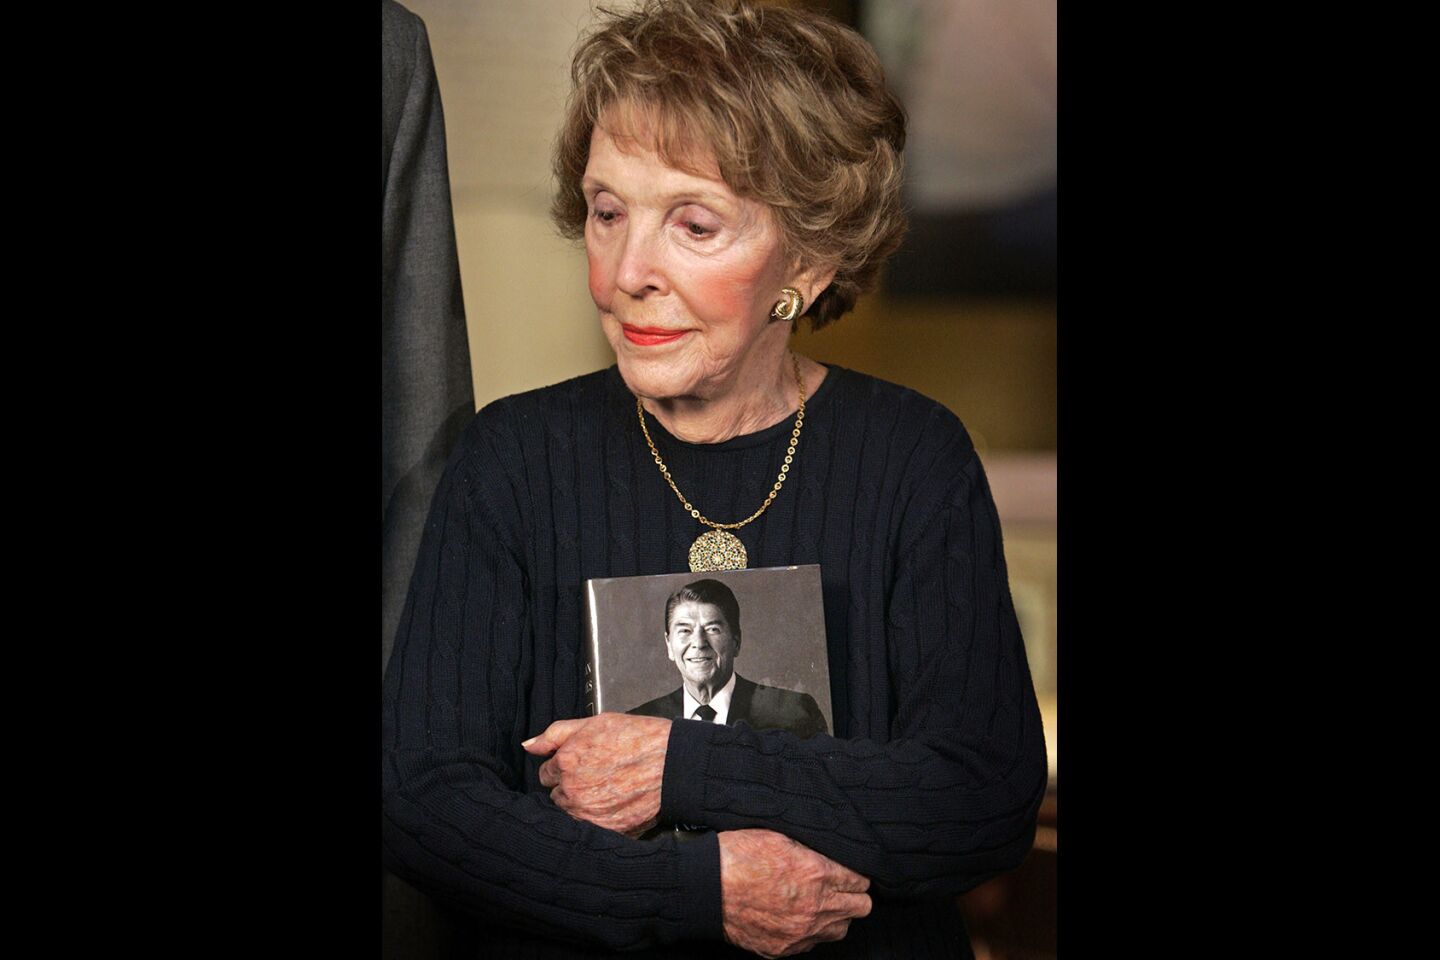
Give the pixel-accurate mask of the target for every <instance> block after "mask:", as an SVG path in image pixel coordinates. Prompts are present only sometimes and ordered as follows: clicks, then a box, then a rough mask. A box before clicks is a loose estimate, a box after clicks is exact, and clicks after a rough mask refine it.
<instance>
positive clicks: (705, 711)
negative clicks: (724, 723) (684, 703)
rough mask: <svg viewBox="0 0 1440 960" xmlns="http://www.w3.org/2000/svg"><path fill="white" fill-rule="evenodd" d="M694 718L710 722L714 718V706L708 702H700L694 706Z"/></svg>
mask: <svg viewBox="0 0 1440 960" xmlns="http://www.w3.org/2000/svg"><path fill="white" fill-rule="evenodd" d="M695 719H696V720H704V721H705V722H706V723H711V722H713V721H714V719H715V708H714V707H712V706H710V704H708V703H702V704H700V706H698V707H696V708H695Z"/></svg>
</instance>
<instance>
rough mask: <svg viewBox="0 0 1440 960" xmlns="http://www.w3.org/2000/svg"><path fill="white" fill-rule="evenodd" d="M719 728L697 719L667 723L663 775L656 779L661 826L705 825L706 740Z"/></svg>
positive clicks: (707, 742) (707, 746) (707, 752)
mask: <svg viewBox="0 0 1440 960" xmlns="http://www.w3.org/2000/svg"><path fill="white" fill-rule="evenodd" d="M720 729H723V728H721V727H717V726H716V725H715V724H713V723H705V722H704V721H701V720H673V721H671V723H670V740H669V742H668V743H667V744H666V746H665V773H664V774H663V775H662V777H661V779H660V822H661V823H666V824H670V823H679V824H685V825H690V826H709V824H706V823H705V816H704V801H705V770H706V768H707V767H708V766H709V762H708V761H709V758H710V738H711V737H712V736H713V735H714V734H715V732H716V731H717V730H720ZM717 856H718V854H717Z"/></svg>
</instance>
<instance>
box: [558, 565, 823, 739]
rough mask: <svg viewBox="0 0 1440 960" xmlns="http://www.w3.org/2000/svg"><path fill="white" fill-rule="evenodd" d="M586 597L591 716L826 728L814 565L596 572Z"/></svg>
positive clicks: (800, 732) (810, 731) (801, 730)
mask: <svg viewBox="0 0 1440 960" xmlns="http://www.w3.org/2000/svg"><path fill="white" fill-rule="evenodd" d="M585 602H586V609H587V621H588V630H589V636H588V638H587V639H588V657H587V664H586V668H585V670H586V673H585V693H586V701H587V704H588V706H589V709H590V713H591V714H592V715H593V714H597V713H601V712H603V711H606V710H610V711H615V712H619V713H634V714H640V715H645V716H657V717H665V718H669V719H676V718H682V717H683V718H687V719H698V720H707V721H709V722H712V723H725V724H728V725H730V726H738V725H740V724H748V725H749V726H751V727H753V728H755V729H782V730H789V731H790V732H791V733H794V734H795V735H796V736H799V737H809V736H813V735H814V734H816V733H830V732H833V729H834V727H833V723H832V717H831V710H830V668H829V660H828V657H827V655H826V646H825V610H824V605H823V601H822V599H821V593H820V567H819V566H817V565H815V564H809V565H806V566H798V567H769V568H763V569H759V570H720V571H710V572H705V573H667V574H659V575H656V576H648V577H606V578H600V579H593V580H587V581H586V582H585Z"/></svg>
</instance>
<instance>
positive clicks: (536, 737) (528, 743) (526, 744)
mask: <svg viewBox="0 0 1440 960" xmlns="http://www.w3.org/2000/svg"><path fill="white" fill-rule="evenodd" d="M539 739H540V737H539V735H538V734H537V735H536V736H533V737H531V738H530V739H529V740H521V741H520V746H522V747H528V746H530V744H532V743H534V742H535V741H536V740H539Z"/></svg>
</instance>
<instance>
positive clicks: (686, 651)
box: [627, 579, 828, 737]
mask: <svg viewBox="0 0 1440 960" xmlns="http://www.w3.org/2000/svg"><path fill="white" fill-rule="evenodd" d="M741 639H742V633H741V629H740V604H739V601H737V600H736V599H735V594H734V592H733V591H731V589H730V588H729V587H727V586H726V585H725V584H723V583H721V582H720V581H719V580H708V579H707V580H696V581H695V582H693V583H688V584H686V585H685V586H683V587H681V588H680V589H679V590H676V591H675V592H674V593H672V594H671V595H670V597H669V598H668V599H667V600H666V601H665V633H664V642H665V655H666V657H668V658H669V660H670V662H671V663H673V664H674V665H675V669H676V670H677V671H678V672H679V674H680V686H679V687H678V688H677V689H675V690H674V691H672V692H671V693H668V694H666V695H665V696H663V697H656V698H655V699H654V700H651V701H649V702H648V703H643V704H641V705H640V706H638V707H635V708H634V709H631V710H629V711H627V712H628V713H632V714H637V715H639V716H645V717H663V718H666V719H675V718H677V717H684V718H688V719H692V720H705V721H708V722H710V723H720V724H728V725H730V726H735V725H736V724H738V723H747V724H749V725H750V726H751V727H754V728H756V729H772V728H773V729H780V730H788V731H790V732H791V733H793V734H795V735H796V736H797V737H809V736H813V735H814V734H817V733H827V732H828V729H827V726H826V723H825V717H824V715H823V714H822V713H821V712H820V707H819V705H818V704H817V703H816V702H815V698H814V697H812V696H810V695H809V694H807V693H797V692H796V691H794V690H784V689H781V688H779V687H771V686H766V685H764V684H758V683H754V682H753V681H750V680H747V679H745V678H744V677H742V676H740V675H739V674H738V673H736V672H735V660H736V658H738V657H739V656H740V649H741Z"/></svg>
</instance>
